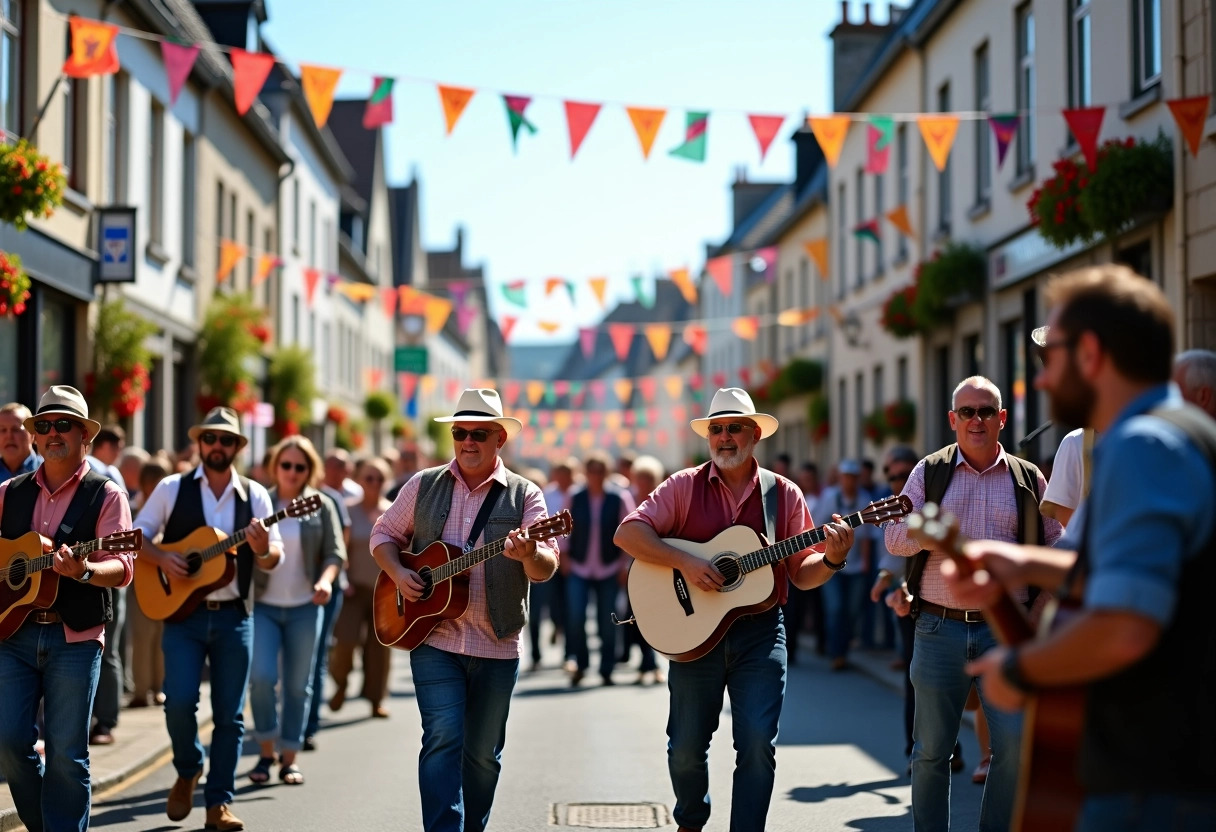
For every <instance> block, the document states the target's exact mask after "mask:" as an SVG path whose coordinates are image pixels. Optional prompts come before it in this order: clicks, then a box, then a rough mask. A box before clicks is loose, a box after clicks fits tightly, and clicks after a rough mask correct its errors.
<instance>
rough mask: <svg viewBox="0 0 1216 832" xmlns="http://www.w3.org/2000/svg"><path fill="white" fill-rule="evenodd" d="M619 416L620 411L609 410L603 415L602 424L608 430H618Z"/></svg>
mask: <svg viewBox="0 0 1216 832" xmlns="http://www.w3.org/2000/svg"><path fill="white" fill-rule="evenodd" d="M621 418H622V417H621V411H619V410H609V411H608V413H607V414H606V415H605V416H604V426H605V427H606V428H608V430H620V429H621Z"/></svg>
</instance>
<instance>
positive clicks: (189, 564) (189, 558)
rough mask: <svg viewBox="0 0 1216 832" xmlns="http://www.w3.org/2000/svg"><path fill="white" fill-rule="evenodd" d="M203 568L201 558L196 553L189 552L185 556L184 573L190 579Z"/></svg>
mask: <svg viewBox="0 0 1216 832" xmlns="http://www.w3.org/2000/svg"><path fill="white" fill-rule="evenodd" d="M202 568H203V556H202V555H200V554H199V553H198V552H190V553H189V554H188V555H186V572H187V573H189V575H190V576H191V577H193V576H195V575H197V574H198V570H200V569H202Z"/></svg>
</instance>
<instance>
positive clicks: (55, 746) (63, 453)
mask: <svg viewBox="0 0 1216 832" xmlns="http://www.w3.org/2000/svg"><path fill="white" fill-rule="evenodd" d="M100 427H101V425H99V424H98V423H97V422H95V421H93V420H92V419H90V418H89V407H88V405H87V404H85V401H84V397H83V396H81V395H80V392H79V391H77V390H76V389H75V388H72V387H67V386H64V385H55V386H53V387H51V389H50V390H48V391H47V392H46V394H45V395H44V396H43V397H42V401H41V402H40V403H39V405H38V411H37V412H36V413H35V414H33V415H32V416H30V417H28V418H27V419H26V420H25V429H26V430H27V431H29V432H30V434H32V435H34V436H36V437H37V439H36V441H37V443H38V446H39V448H40V450H41V451H42V454H43V458H44V461H43V463H42V465H41V466H40V467H39V468H38V469H37V470H36V471H34V472H32V473H26V474H21V475H20V476H17V477H13V478H12V479H10V480H8V481H7V482H5V483H4V484H2V485H0V537H3V538H5V539H8V540H13V539H15V538H19V537H21V536H22V535H25V534H27V533H29V532H31V531H36V532H39V533H40V534H42V536H43V538H44V543H43V551H44V552H51V551H52V549H54V551H55V555H54V561H53V564H52V566H51V567H49V568H52V569H53V570H54V571H55V572H56V573H57V574H58V576H59V581H58V583H59V591H58V595H57V597H56V599H55V602H54V604H52V606H51V608H50V609H47V610H37V611H35V612H32V613H30V614H29V615H28V616H27V617H26V619H25V622H24V623H23V624H22V625H21V626H20V628H19V629H18V630H17V631H16V632H15V633H13V634H12V635H11V636H10V637H9V638H7V639H6V640H4V641H2V642H0V774H3V775H4V777H5V779H7V780H8V784H9V789H10V791H11V792H12V795H13V803H14V804H15V805H16V807H17V814H18V815H19V816H20V818H21V822H22V823H23V824H25V826H26V828H27V829H31V830H34V829H37V830H41V829H84V828H86V827H87V826H88V817H89V807H90V803H91V800H90V793H91V785H90V779H89V721H90V717H91V710H92V703H93V695H94V693H95V692H96V690H97V678H98V674H99V673H100V670H101V651H102V649H103V647H104V642H105V625H106V622H107V621H109V620H110V618H112V617H113V614H114V613H113V609H114V602H113V594H112V592H111V589H112V588H114V587H122V586H126V585H128V584H129V583H130V582H131V575H132V566H133V562H134V557H133V555H132V553H131V552H108V551H97V552H93V553H91V554H89V555H88V556H87V557H85V558H82V559H80V560H77V559H76V558H75V557H73V556H72V554H71V549H70V547H71V546H72V545H75V544H77V543H82V542H85V541H89V540H95V539H97V538H100V537H106V536H108V535H111V534H113V533H115V532H118V531H122V530H124V529H129V528H131V507H130V505H128V503H127V493H126V491H125V489H123V488H122V487H121V486H119V485H118V484H116V483H114V482H111V481H110V480H108V479H106V478H105V477H102V476H99V475H98V474H95V473H94V472H93V471H92V469H91V468H90V467H89V465H88V463H86V462H85V459H84V458H85V448H86V447H87V446H88V444H89V441H90V440H91V439H92V438H93V436H95V435H96V433H97V431H98V429H99V428H100ZM48 541H53V542H48ZM34 554H35V555H36V554H37V553H34ZM11 568H12V567H11V565H10V569H11ZM8 577H9V579H10V580H12V579H13V578H14V577H15V576H14V574H13V573H12V572H11V571H10V572H9V575H8ZM43 580H44V581H45V580H47V578H46V577H44V578H43ZM39 701H42V702H43V703H44V705H45V709H46V710H45V716H46V720H45V721H46V765H45V768H44V767H43V765H42V764H41V763H40V761H39V759H38V754H37V753H36V752H35V751H34V742H35V741H36V740H37V739H38V732H37V730H36V729H35V727H34V726H35V724H36V718H37V713H38V703H39Z"/></svg>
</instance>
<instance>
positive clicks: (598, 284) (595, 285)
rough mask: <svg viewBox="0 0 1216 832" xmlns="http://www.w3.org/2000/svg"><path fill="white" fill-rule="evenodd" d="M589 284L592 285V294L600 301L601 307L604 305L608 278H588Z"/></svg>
mask: <svg viewBox="0 0 1216 832" xmlns="http://www.w3.org/2000/svg"><path fill="white" fill-rule="evenodd" d="M587 285H588V286H590V287H591V292H592V294H594V295H595V299H596V300H597V301H599V304H600V307H601V308H602V307H603V306H604V292H605V291H607V289H608V278H606V277H591V278H588V279H587Z"/></svg>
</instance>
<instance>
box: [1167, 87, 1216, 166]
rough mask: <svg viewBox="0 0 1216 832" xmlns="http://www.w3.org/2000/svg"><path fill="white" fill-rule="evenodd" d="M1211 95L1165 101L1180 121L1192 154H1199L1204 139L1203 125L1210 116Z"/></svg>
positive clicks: (1179, 123) (1175, 117)
mask: <svg viewBox="0 0 1216 832" xmlns="http://www.w3.org/2000/svg"><path fill="white" fill-rule="evenodd" d="M1210 100H1211V97H1210V96H1207V95H1197V96H1195V97H1194V98H1174V99H1171V100H1169V101H1166V102H1165V103H1166V104H1168V105H1169V106H1170V113H1172V114H1173V116H1174V121H1176V122H1177V123H1178V131H1179V132H1180V133H1182V138H1184V139H1186V144H1187V147H1189V148H1190V149H1191V155H1192V156H1198V155H1199V142H1201V141H1203V126H1204V123H1205V122H1206V121H1207V117H1208V102H1209V101H1210Z"/></svg>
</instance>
